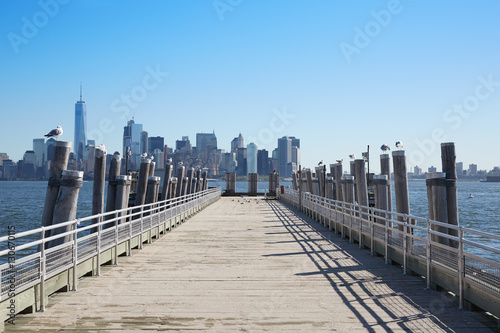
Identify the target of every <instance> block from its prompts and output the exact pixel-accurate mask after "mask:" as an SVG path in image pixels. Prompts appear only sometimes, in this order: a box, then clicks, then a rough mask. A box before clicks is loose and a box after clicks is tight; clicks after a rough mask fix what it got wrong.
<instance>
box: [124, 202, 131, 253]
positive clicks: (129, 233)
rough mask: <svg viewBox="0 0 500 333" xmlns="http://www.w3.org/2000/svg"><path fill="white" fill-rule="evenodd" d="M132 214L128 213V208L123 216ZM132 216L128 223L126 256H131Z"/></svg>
mask: <svg viewBox="0 0 500 333" xmlns="http://www.w3.org/2000/svg"><path fill="white" fill-rule="evenodd" d="M129 214H132V211H130V213H129V212H128V208H127V210H126V211H125V215H129ZM132 220H133V218H132V216H130V219H129V221H128V256H129V257H131V256H132Z"/></svg>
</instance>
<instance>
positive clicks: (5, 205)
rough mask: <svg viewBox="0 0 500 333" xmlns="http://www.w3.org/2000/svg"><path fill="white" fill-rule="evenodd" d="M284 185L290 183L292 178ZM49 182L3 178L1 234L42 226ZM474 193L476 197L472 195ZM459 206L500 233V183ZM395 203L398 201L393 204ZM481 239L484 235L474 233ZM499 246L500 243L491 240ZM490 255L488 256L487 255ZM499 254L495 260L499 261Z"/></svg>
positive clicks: (465, 220)
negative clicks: (479, 235)
mask: <svg viewBox="0 0 500 333" xmlns="http://www.w3.org/2000/svg"><path fill="white" fill-rule="evenodd" d="M281 185H284V186H285V187H286V186H290V185H291V183H290V182H282V183H281ZM408 185H409V192H410V211H411V214H412V215H416V216H419V217H427V192H426V187H425V181H420V180H415V181H410V182H409V183H408ZM209 186H220V187H222V188H223V189H224V188H225V182H224V181H210V182H209ZM268 187H269V183H268V182H259V184H258V190H259V192H264V190H265V189H266V190H268ZM46 188H47V182H44V181H33V182H30V181H26V182H24V181H17V182H5V181H3V182H0V212H1V214H0V228H1V231H0V234H2V235H5V234H6V233H7V226H8V225H15V226H16V232H20V231H23V230H29V229H32V228H37V227H39V226H40V221H41V216H42V212H43V205H44V199H45V191H46ZM247 190H248V183H247V182H245V181H243V182H237V183H236V191H237V192H246V191H247ZM470 193H472V194H473V195H474V198H472V199H470V198H469V194H470ZM78 202H79V203H78V213H77V216H78V217H83V216H87V215H90V214H91V210H92V207H91V204H92V182H84V183H83V186H82V188H81V189H80V196H79V201H78ZM458 206H459V218H460V225H461V226H463V227H467V228H473V229H478V230H482V231H487V232H489V233H493V234H496V235H500V214H499V213H500V183H479V182H459V183H458ZM394 207H395V204H394ZM474 239H475V240H481V239H482V238H481V237H478V236H476V237H474ZM489 245H490V246H495V247H500V243H497V242H495V243H493V244H492V243H489ZM488 257H489V256H488ZM497 258H498V256H495V258H494V259H495V260H496V261H498V259H497Z"/></svg>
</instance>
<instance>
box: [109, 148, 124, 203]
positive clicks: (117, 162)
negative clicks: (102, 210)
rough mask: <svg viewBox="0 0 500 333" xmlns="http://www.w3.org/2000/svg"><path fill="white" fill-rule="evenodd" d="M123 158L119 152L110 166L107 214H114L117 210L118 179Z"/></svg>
mask: <svg viewBox="0 0 500 333" xmlns="http://www.w3.org/2000/svg"><path fill="white" fill-rule="evenodd" d="M120 166H121V156H120V153H119V152H115V153H114V154H113V158H112V159H111V163H110V165H109V175H108V193H107V196H106V212H112V211H114V210H115V209H116V208H115V201H116V186H117V185H116V179H117V177H118V176H119V175H120Z"/></svg>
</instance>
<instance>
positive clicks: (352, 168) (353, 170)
mask: <svg viewBox="0 0 500 333" xmlns="http://www.w3.org/2000/svg"><path fill="white" fill-rule="evenodd" d="M349 173H350V175H351V176H354V177H356V176H355V175H356V164H355V162H354V161H353V160H350V161H349Z"/></svg>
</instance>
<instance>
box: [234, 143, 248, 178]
mask: <svg viewBox="0 0 500 333" xmlns="http://www.w3.org/2000/svg"><path fill="white" fill-rule="evenodd" d="M236 162H237V166H236V175H237V176H245V175H246V174H247V149H246V148H238V149H237V150H236Z"/></svg>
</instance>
